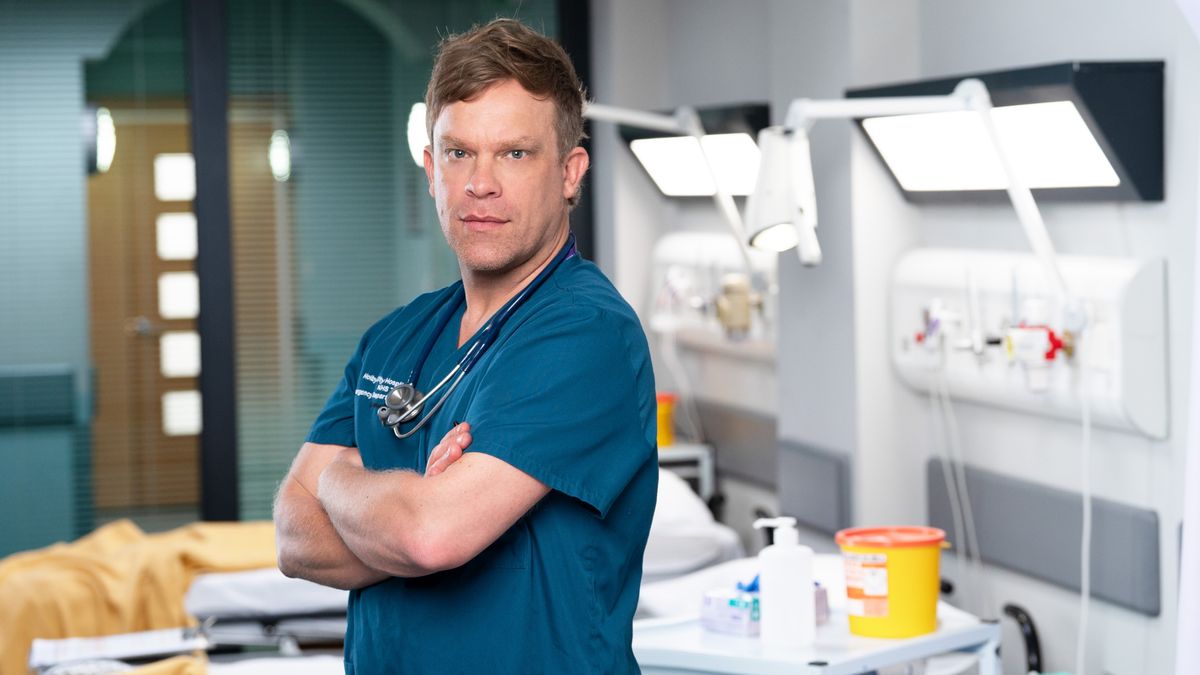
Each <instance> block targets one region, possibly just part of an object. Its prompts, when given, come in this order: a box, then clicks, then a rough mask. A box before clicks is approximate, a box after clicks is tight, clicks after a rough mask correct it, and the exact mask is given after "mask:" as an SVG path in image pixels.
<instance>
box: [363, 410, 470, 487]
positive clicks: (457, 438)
mask: <svg viewBox="0 0 1200 675" xmlns="http://www.w3.org/2000/svg"><path fill="white" fill-rule="evenodd" d="M470 444H471V425H470V424H467V423H466V422H463V423H462V424H459V425H458V426H456V427H454V428H453V429H451V430H450V431H448V432H446V436H445V437H444V438H442V440H441V442H440V443H438V444H437V445H435V446H434V447H433V450H430V451H429V463H428V464H426V465H425V477H426V478H431V477H433V476H436V475H438V474H439V473H441V472H443V471H445V470H446V467H448V466H450V465H451V464H453V463H454V462H456V461H458V458H460V457H462V454H463V450H465V449H466V448H467V446H468V445H470ZM360 461H361V460H360Z"/></svg>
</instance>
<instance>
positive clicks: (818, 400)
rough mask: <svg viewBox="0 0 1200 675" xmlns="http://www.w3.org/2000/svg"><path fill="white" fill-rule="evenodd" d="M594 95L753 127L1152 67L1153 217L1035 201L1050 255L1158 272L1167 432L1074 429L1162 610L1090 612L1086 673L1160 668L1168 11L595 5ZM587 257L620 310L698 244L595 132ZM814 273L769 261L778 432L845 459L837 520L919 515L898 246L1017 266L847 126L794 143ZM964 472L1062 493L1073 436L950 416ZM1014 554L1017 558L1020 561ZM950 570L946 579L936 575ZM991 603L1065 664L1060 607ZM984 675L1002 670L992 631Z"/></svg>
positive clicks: (988, 414)
mask: <svg viewBox="0 0 1200 675" xmlns="http://www.w3.org/2000/svg"><path fill="white" fill-rule="evenodd" d="M593 6H594V10H593V11H594V13H595V16H594V19H595V25H594V30H595V41H594V49H595V51H596V53H595V55H594V58H593V64H594V68H595V72H596V87H595V95H596V99H597V100H600V101H603V102H605V103H615V104H619V105H632V106H641V107H649V108H666V107H671V106H674V105H679V104H685V103H690V104H703V103H710V102H726V101H736V100H745V99H755V98H757V99H759V100H769V101H771V103H772V106H773V112H774V119H775V120H779V119H780V118H781V116H782V113H783V110H784V106H785V105H786V103H787V101H788V100H790V99H791V98H793V97H797V96H808V97H828V96H838V95H840V94H841V92H842V91H843V90H844V89H845V88H847V87H854V86H866V85H872V84H878V83H885V82H896V81H902V80H908V79H914V78H926V77H940V76H948V75H954V74H961V73H969V72H973V71H979V70H988V69H998V68H1008V67H1017V66H1024V65H1034V64H1041V63H1050V62H1055V61H1065V60H1119V59H1143V58H1146V59H1163V60H1165V61H1166V62H1167V83H1166V98H1167V100H1166V102H1167V108H1166V110H1167V113H1166V145H1167V166H1166V179H1167V185H1166V192H1167V199H1166V201H1164V202H1162V203H1159V204H1124V205H1117V204H1092V205H1087V204H1057V205H1046V206H1045V208H1044V212H1045V218H1046V221H1047V224H1048V226H1049V228H1050V233H1051V236H1052V237H1053V238H1054V241H1055V243H1056V244H1057V245H1058V247H1059V249H1060V251H1061V252H1063V253H1069V254H1098V255H1112V256H1136V257H1162V258H1165V259H1166V260H1167V267H1168V302H1169V323H1170V326H1169V362H1170V372H1171V373H1172V380H1171V384H1170V387H1171V391H1170V394H1171V415H1172V429H1171V436H1170V438H1169V439H1167V440H1166V441H1163V442H1157V443H1156V442H1151V441H1148V440H1145V439H1142V438H1139V437H1136V436H1133V435H1130V434H1123V433H1118V432H1113V431H1105V430H1097V431H1096V432H1095V434H1094V453H1095V454H1094V458H1093V467H1094V472H1093V484H1094V488H1095V491H1096V493H1097V494H1098V495H1100V496H1103V497H1107V498H1111V499H1115V500H1118V501H1122V502H1125V503H1129V504H1133V505H1137V506H1141V507H1145V508H1150V509H1153V510H1155V511H1156V512H1157V513H1158V515H1159V517H1160V523H1161V525H1160V526H1161V531H1160V539H1161V542H1162V549H1161V559H1162V569H1161V582H1162V605H1163V613H1162V616H1160V617H1158V618H1146V617H1143V616H1141V615H1137V614H1133V613H1130V612H1127V611H1125V610H1121V609H1118V608H1115V607H1112V606H1108V605H1106V604H1105V603H1103V602H1100V601H1096V602H1094V603H1093V619H1092V629H1091V639H1090V641H1089V651H1090V653H1091V655H1090V657H1089V672H1093V671H1094V672H1100V671H1101V670H1103V671H1106V672H1111V673H1167V672H1171V669H1172V665H1171V664H1172V658H1173V653H1174V636H1173V626H1174V617H1175V605H1176V603H1175V594H1176V579H1177V575H1178V570H1177V565H1176V560H1177V555H1178V551H1177V539H1176V536H1177V529H1176V528H1177V526H1178V524H1179V518H1180V509H1181V502H1182V497H1181V483H1180V480H1179V478H1178V477H1179V476H1181V475H1182V468H1183V453H1184V441H1185V439H1186V435H1187V433H1186V432H1187V428H1186V424H1187V419H1186V410H1187V403H1188V401H1187V394H1188V392H1187V378H1186V377H1185V374H1186V373H1187V372H1188V366H1189V363H1190V345H1191V343H1192V340H1191V309H1190V308H1191V304H1192V274H1193V262H1192V251H1193V250H1194V246H1193V237H1194V235H1193V232H1194V230H1195V227H1196V223H1197V212H1196V206H1195V205H1196V199H1195V195H1193V194H1192V191H1193V190H1194V187H1195V185H1196V184H1197V157H1196V155H1195V148H1196V147H1198V136H1200V114H1198V113H1200V88H1198V87H1196V86H1195V83H1196V82H1197V81H1198V76H1200V48H1198V44H1197V40H1196V38H1195V37H1194V36H1193V35H1192V34H1191V33H1190V31H1189V29H1188V27H1187V25H1186V22H1185V21H1184V17H1183V15H1182V13H1181V12H1180V11H1179V9H1178V7H1177V6H1176V4H1175V3H1174V2H1172V1H1171V0H1145V1H1141V2H1134V1H1132V0H1126V1H1124V2H1117V1H1109V2H1103V3H1096V2H1089V1H1087V0H1059V1H1057V2H1053V3H1046V2H1038V1H1036V0H1012V1H1007V0H1006V1H1004V2H1000V1H993V2H982V1H980V2H961V1H960V0H924V1H923V2H920V1H918V0H901V1H899V2H897V1H894V0H853V1H851V2H821V1H819V0H798V1H797V0H758V1H755V2H734V1H733V0H727V1H720V0H703V1H702V0H691V1H686V0H642V1H636V2H635V1H634V0H596V1H595V2H594V3H593ZM596 136H597V140H598V143H597V146H598V147H597V153H596V154H597V157H596V162H595V164H594V169H593V170H594V171H595V172H596V175H597V197H598V199H597V201H598V204H600V205H601V207H602V210H601V212H600V217H599V219H598V229H599V232H598V234H599V238H600V241H601V242H604V243H605V245H604V246H603V247H602V248H601V262H602V264H603V265H604V266H605V268H606V270H607V271H609V273H610V274H613V275H614V276H615V278H616V280H617V284H618V286H619V287H620V288H621V289H622V290H623V291H624V292H626V293H627V294H629V295H631V296H637V295H638V294H640V293H645V292H646V291H645V289H644V286H643V285H639V284H643V283H644V276H645V274H646V269H645V267H646V264H645V262H646V258H645V255H646V252H647V251H648V250H649V245H648V242H650V241H652V240H653V238H654V237H655V236H656V235H657V233H658V232H662V231H664V230H665V228H667V227H685V228H713V227H719V224H718V223H717V221H716V220H715V216H714V215H713V214H712V213H711V212H710V211H708V210H706V207H705V205H702V204H689V205H686V206H680V205H678V204H676V203H672V202H669V201H668V200H665V199H663V198H661V197H660V196H659V195H658V194H657V193H656V192H655V191H654V189H653V186H651V185H650V184H649V181H648V180H647V179H645V177H644V176H643V175H642V174H641V171H640V169H639V168H638V167H637V166H636V165H635V164H634V162H633V160H632V158H631V157H630V156H629V153H628V152H626V151H625V150H624V148H622V147H620V146H619V145H618V144H617V143H616V142H615V141H612V140H611V139H604V140H603V141H602V139H601V132H600V131H598V132H597V134H596ZM813 149H814V166H815V171H816V179H817V182H818V199H819V203H820V206H821V214H820V215H821V230H820V236H821V240H822V243H823V248H824V250H825V254H826V262H825V264H824V265H823V266H822V267H819V268H817V269H802V268H800V266H799V265H798V264H797V263H795V261H794V260H793V259H791V258H790V257H788V256H784V257H782V258H781V261H780V270H779V275H780V285H781V289H782V290H781V296H780V307H781V314H782V317H781V321H780V337H779V344H780V345H781V349H780V354H779V376H778V379H779V381H778V387H779V389H778V391H779V406H780V419H779V435H780V437H781V439H786V440H789V441H795V442H799V443H803V444H808V445H813V446H817V447H821V448H824V449H827V450H833V451H838V452H845V453H848V454H851V455H852V456H853V461H854V502H853V511H854V517H855V520H856V522H861V523H868V522H885V521H886V522H896V521H899V520H905V521H911V522H921V521H923V520H924V519H925V507H924V503H925V497H924V494H925V486H924V477H923V464H924V461H925V459H926V458H927V457H928V456H929V454H930V450H931V448H930V443H931V439H930V434H929V433H928V431H927V430H928V428H929V426H930V412H929V411H930V408H929V403H928V400H927V399H926V398H924V397H922V396H919V395H916V394H914V393H913V392H911V391H909V390H907V389H906V388H904V387H903V386H902V385H901V384H900V383H899V381H898V379H897V378H896V376H895V374H894V373H893V371H892V368H891V366H890V363H889V361H888V354H887V345H886V340H885V338H884V335H885V334H886V331H885V329H886V327H887V324H886V321H887V309H886V308H887V304H886V303H887V280H888V274H889V273H890V269H891V265H892V262H893V261H894V260H895V259H896V257H897V256H898V255H899V254H900V253H902V252H903V251H904V250H906V249H908V248H909V247H912V246H917V245H923V246H962V247H970V248H989V249H1006V250H1016V251H1024V250H1026V244H1025V241H1024V239H1023V238H1022V236H1021V234H1020V231H1019V228H1018V227H1017V225H1016V221H1015V219H1014V217H1013V215H1012V213H1011V211H1010V209H1008V208H1007V207H1005V206H1004V205H1002V204H996V205H986V206H943V205H929V206H921V207H915V206H911V205H908V204H906V203H905V202H904V201H903V200H902V199H901V198H900V196H899V195H898V194H897V192H896V190H895V188H894V187H893V185H892V183H891V180H890V179H889V178H888V177H887V176H886V174H885V173H884V171H883V169H882V167H881V166H880V165H879V162H878V161H877V160H876V158H875V157H874V155H873V154H872V152H871V151H870V150H869V149H868V148H867V147H866V145H865V143H864V142H863V141H862V140H861V138H860V137H859V136H858V135H857V134H856V133H851V129H850V126H849V124H848V123H842V122H822V123H820V124H819V125H818V126H817V127H816V128H815V129H814V131H813ZM955 409H956V411H957V413H958V416H959V418H960V424H961V427H962V434H963V441H964V445H965V448H966V451H967V459H968V461H969V462H971V463H972V464H974V465H977V466H980V467H983V468H987V469H991V470H994V471H999V472H1002V473H1005V474H1009V475H1012V476H1015V477H1018V478H1021V479H1024V480H1031V481H1037V482H1041V483H1045V484H1048V485H1052V486H1056V487H1060V488H1064V489H1071V490H1074V489H1076V488H1077V486H1078V484H1079V476H1078V466H1079V465H1078V445H1079V442H1078V441H1079V433H1080V432H1079V427H1078V425H1076V424H1072V423H1067V422H1061V421H1053V420H1050V419H1043V418H1038V417H1033V416H1028V415H1022V414H1018V413H1012V412H1005V411H1001V410H998V409H992V408H987V407H982V406H975V405H968V404H965V403H957V404H956V407H955ZM1030 554H1031V555H1036V551H1031V552H1030ZM947 571H948V572H951V573H952V572H953V570H947ZM988 579H989V581H990V583H991V584H992V587H993V591H994V595H995V598H996V601H997V603H999V602H1004V601H1014V602H1017V603H1018V604H1022V605H1024V606H1025V607H1026V608H1027V609H1029V610H1030V611H1031V612H1032V614H1033V615H1034V617H1035V619H1036V620H1038V622H1039V627H1040V629H1041V631H1042V638H1043V651H1044V654H1045V656H1046V658H1047V661H1048V667H1049V669H1069V668H1071V667H1072V666H1073V664H1072V663H1071V655H1072V653H1073V645H1074V625H1075V618H1076V608H1077V598H1076V597H1075V595H1074V594H1072V593H1069V592H1067V591H1064V590H1062V589H1059V588H1057V587H1055V586H1051V585H1047V584H1043V583H1041V582H1037V581H1034V580H1031V579H1028V578H1026V577H1024V576H1021V575H1018V574H1012V573H1008V572H1003V571H999V570H989V572H988ZM1005 638H1006V641H1009V642H1011V643H1012V644H1013V645H1014V648H1010V649H1007V650H1006V651H1005V665H1006V672H1010V673H1011V672H1018V670H1019V667H1018V664H1017V661H1016V657H1017V656H1018V653H1019V649H1017V648H1015V645H1016V644H1018V643H1017V642H1016V633H1015V631H1012V630H1011V629H1006V635H1005Z"/></svg>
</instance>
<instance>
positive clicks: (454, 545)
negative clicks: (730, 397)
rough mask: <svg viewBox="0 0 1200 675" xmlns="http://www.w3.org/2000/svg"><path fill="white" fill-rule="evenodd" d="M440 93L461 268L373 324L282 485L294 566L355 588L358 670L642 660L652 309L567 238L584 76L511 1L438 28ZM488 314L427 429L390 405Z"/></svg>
mask: <svg viewBox="0 0 1200 675" xmlns="http://www.w3.org/2000/svg"><path fill="white" fill-rule="evenodd" d="M426 103H427V105H428V110H429V117H428V120H427V124H428V127H429V131H430V138H431V145H430V146H428V147H426V148H425V172H426V175H427V176H428V179H429V192H430V195H431V196H432V197H433V198H434V200H435V201H436V204H437V212H438V217H439V220H440V221H441V226H442V230H443V233H444V234H445V237H446V241H447V242H448V243H449V245H450V247H451V248H452V249H453V250H454V253H455V254H456V256H457V257H458V261H459V269H460V272H461V275H462V282H461V283H456V284H454V285H452V286H450V287H448V288H445V289H442V290H439V291H435V292H433V293H428V294H425V295H422V296H420V297H417V298H416V299H414V300H413V301H412V302H411V303H409V304H408V305H407V306H405V307H402V308H400V309H398V310H396V311H394V312H392V313H391V314H389V315H388V316H386V317H384V318H383V319H382V320H381V321H379V322H378V323H376V324H375V325H374V326H372V327H371V328H370V329H369V330H368V331H367V332H366V334H365V335H364V336H363V338H362V340H361V341H360V343H359V345H358V350H357V351H356V352H355V354H354V356H353V357H352V358H351V359H350V362H349V363H348V364H347V366H346V370H345V377H344V379H343V381H342V382H341V384H340V385H339V386H338V388H337V390H336V391H335V392H334V394H333V396H332V397H331V398H330V399H329V402H328V403H327V404H326V408H325V410H324V411H323V412H322V413H321V414H320V416H319V417H318V419H317V421H316V423H315V424H314V425H313V428H312V431H311V433H310V435H309V437H308V439H307V442H306V443H305V444H304V446H303V447H302V448H301V449H300V452H299V454H298V455H297V457H296V459H295V462H294V463H293V465H292V468H291V470H290V471H289V473H288V476H287V477H286V478H285V479H284V482H283V484H282V485H281V487H280V490H279V496H278V499H277V501H276V506H275V522H276V526H277V533H278V534H277V541H278V549H279V551H278V553H279V565H280V568H281V569H282V570H283V571H284V573H285V574H288V575H289V576H297V577H303V578H307V579H311V580H313V581H316V582H318V583H322V584H326V585H330V586H336V587H339V588H348V589H353V590H352V591H351V594H350V606H349V610H348V614H349V625H348V629H347V634H346V652H345V654H346V672H348V673H358V674H359V675H365V674H367V673H380V672H433V671H437V672H446V673H459V672H463V673H484V672H489V673H491V672H495V673H505V672H521V673H532V672H571V673H575V672H597V673H599V672H603V673H618V672H634V671H636V670H637V664H636V663H635V661H634V659H633V654H632V650H631V647H630V642H631V637H632V636H631V621H632V617H633V612H634V609H635V606H636V604H637V595H638V585H639V583H640V580H641V566H642V555H643V552H644V548H645V544H646V537H647V535H648V533H649V528H650V521H651V517H652V515H653V510H654V502H655V498H656V494H657V478H658V473H657V472H658V469H657V453H656V448H655V429H654V424H655V414H654V405H655V402H654V391H653V389H654V378H653V373H652V371H651V367H650V360H649V352H648V349H647V346H646V340H645V336H644V334H643V333H642V331H641V329H640V324H639V323H638V320H637V317H636V316H635V315H634V313H633V311H632V310H631V309H630V308H629V306H628V305H627V304H626V303H625V302H624V301H623V300H622V299H621V297H620V296H619V295H618V294H617V292H616V291H615V289H613V287H612V285H611V284H610V283H609V282H608V281H607V279H605V278H604V276H603V275H602V274H601V273H600V272H599V270H598V269H597V268H596V267H595V266H594V265H592V264H591V263H590V262H587V261H584V260H582V259H581V258H580V257H579V256H577V255H573V253H574V252H573V248H572V245H571V243H570V242H572V241H573V239H571V238H570V233H569V227H568V215H569V212H570V209H571V206H572V205H573V203H574V202H575V201H576V200H577V198H578V192H579V185H580V181H581V180H582V179H583V175H584V173H585V172H586V171H587V168H588V156H587V153H586V152H585V151H584V150H583V148H581V147H579V142H580V140H581V139H582V137H583V130H582V105H583V93H582V87H581V85H580V83H579V80H578V78H577V77H576V75H575V73H574V70H573V68H572V67H571V64H570V61H569V60H568V59H567V57H566V54H565V53H564V52H563V51H562V49H561V47H559V46H558V45H557V44H555V43H554V42H552V41H550V40H548V39H547V38H545V37H543V36H541V35H539V34H537V33H535V32H534V31H532V30H530V29H528V28H526V27H525V26H523V25H521V24H520V23H517V22H516V21H512V20H496V21H493V22H492V23H490V24H488V25H486V26H484V27H482V28H476V29H474V30H472V31H470V32H468V33H466V34H464V35H460V36H455V37H451V38H449V39H448V40H446V41H445V42H443V44H442V46H441V49H440V52H439V55H438V57H437V60H436V62H435V65H434V70H433V75H432V79H431V81H430V84H429V89H428V91H427V93H426ZM535 280H538V281H539V284H540V285H538V284H535V285H533V286H531V283H532V282H534V281H535ZM526 289H533V290H531V291H530V293H529V294H528V295H526V296H523V298H524V299H523V300H521V301H519V304H518V305H517V306H516V308H515V309H514V310H513V311H512V312H511V315H509V316H508V318H507V320H505V321H504V322H503V324H499V323H498V321H499V320H498V319H497V318H496V315H497V310H500V309H501V308H502V307H505V306H506V303H509V302H510V301H511V300H513V298H514V297H517V296H518V294H519V293H520V292H521V291H523V290H526ZM509 309H511V306H510V307H509ZM500 314H502V315H503V314H506V312H505V311H502V312H500ZM492 333H495V335H496V337H495V341H494V342H493V343H491V344H490V346H488V347H487V348H486V349H485V351H484V352H483V355H482V356H481V357H480V358H479V360H478V362H477V363H475V364H474V365H473V367H472V369H471V370H470V371H469V372H468V374H467V375H466V376H465V377H464V378H463V379H462V380H461V382H460V383H459V384H458V386H457V387H455V388H454V389H453V391H452V392H451V393H450V394H449V395H448V396H447V397H446V399H445V403H444V405H442V407H440V408H437V409H436V410H435V411H434V412H433V413H432V415H431V416H430V417H429V419H428V421H427V423H426V424H425V426H424V427H422V428H420V429H419V430H417V431H416V432H415V433H413V434H412V435H411V436H409V437H407V438H400V437H399V436H400V435H401V433H393V430H392V429H391V428H388V427H386V426H384V424H382V423H381V421H380V418H379V417H378V416H377V413H378V409H379V407H380V405H381V401H380V399H381V398H382V396H383V394H384V393H386V392H387V390H389V389H390V388H391V387H394V386H396V385H397V384H400V383H405V382H407V381H408V380H407V377H408V376H409V375H412V374H415V377H414V378H413V379H415V380H416V382H415V385H416V388H417V389H418V390H420V391H423V392H428V391H430V390H431V389H433V387H434V386H435V385H436V384H437V383H438V382H439V381H442V380H443V378H445V377H446V376H447V373H450V372H451V371H452V369H453V368H454V367H455V364H458V363H460V362H462V360H463V357H464V356H466V355H467V354H468V353H469V352H470V351H471V350H472V349H475V348H477V346H478V344H479V342H480V337H481V335H489V334H492ZM422 357H423V358H422ZM443 391H444V390H443ZM438 395H441V394H440V392H439V394H438ZM437 401H438V396H434V397H432V398H431V399H430V401H429V403H428V404H427V405H426V406H425V409H424V410H423V411H422V414H421V415H420V416H418V417H417V419H418V420H419V419H421V418H422V417H424V416H425V415H426V414H429V413H430V410H431V409H433V406H434V405H435V404H436V403H437ZM385 417H386V413H385ZM460 422H461V424H460ZM413 428H414V424H413V423H403V424H399V425H398V426H397V427H396V431H397V432H403V433H407V432H409V431H412V430H413ZM439 439H440V440H439Z"/></svg>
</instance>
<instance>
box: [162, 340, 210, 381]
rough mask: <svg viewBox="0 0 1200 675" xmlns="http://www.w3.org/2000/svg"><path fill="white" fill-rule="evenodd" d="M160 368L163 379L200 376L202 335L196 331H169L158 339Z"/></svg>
mask: <svg viewBox="0 0 1200 675" xmlns="http://www.w3.org/2000/svg"><path fill="white" fill-rule="evenodd" d="M158 359H159V360H158V368H159V371H160V372H162V375H163V377H196V376H197V375H199V374H200V334H199V333H197V332H196V331H194V330H173V331H167V332H165V333H163V334H162V335H160V336H159V338H158Z"/></svg>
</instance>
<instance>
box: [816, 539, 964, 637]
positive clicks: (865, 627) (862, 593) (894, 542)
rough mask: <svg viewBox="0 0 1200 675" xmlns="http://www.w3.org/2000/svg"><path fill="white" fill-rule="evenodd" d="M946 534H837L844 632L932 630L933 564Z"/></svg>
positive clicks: (898, 634)
mask: <svg viewBox="0 0 1200 675" xmlns="http://www.w3.org/2000/svg"><path fill="white" fill-rule="evenodd" d="M945 539H946V533H945V532H943V531H942V530H939V529H937V528H935V527H908V526H893V527H855V528H850V529H848V530H842V531H841V532H838V533H837V537H836V540H837V543H838V546H840V547H841V549H842V562H843V564H844V565H845V569H846V613H847V614H848V615H849V616H850V632H851V633H854V634H855V635H863V636H866V637H882V638H906V637H913V636H914V635H923V634H925V633H932V632H933V631H934V630H935V629H936V628H937V600H938V588H939V585H940V584H939V577H938V561H939V560H940V558H941V550H942V542H943V541H945Z"/></svg>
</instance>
